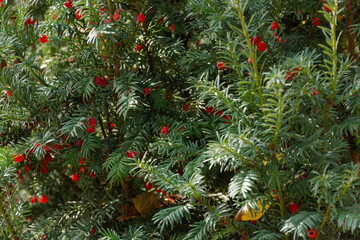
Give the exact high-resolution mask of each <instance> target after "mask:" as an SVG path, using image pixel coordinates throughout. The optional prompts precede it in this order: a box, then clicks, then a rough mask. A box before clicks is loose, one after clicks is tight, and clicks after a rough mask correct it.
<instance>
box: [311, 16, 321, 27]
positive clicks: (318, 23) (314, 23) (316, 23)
mask: <svg viewBox="0 0 360 240" xmlns="http://www.w3.org/2000/svg"><path fill="white" fill-rule="evenodd" d="M320 23H321V21H320V18H317V17H315V18H313V20H312V24H313V25H314V26H319V25H320Z"/></svg>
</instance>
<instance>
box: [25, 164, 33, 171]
mask: <svg viewBox="0 0 360 240" xmlns="http://www.w3.org/2000/svg"><path fill="white" fill-rule="evenodd" d="M24 169H25V172H30V171H31V170H32V166H31V165H26V166H25V167H24Z"/></svg>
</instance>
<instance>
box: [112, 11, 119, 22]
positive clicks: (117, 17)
mask: <svg viewBox="0 0 360 240" xmlns="http://www.w3.org/2000/svg"><path fill="white" fill-rule="evenodd" d="M113 19H114V20H115V21H118V20H119V19H120V14H118V13H115V14H114V15H113Z"/></svg>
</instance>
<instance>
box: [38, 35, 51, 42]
mask: <svg viewBox="0 0 360 240" xmlns="http://www.w3.org/2000/svg"><path fill="white" fill-rule="evenodd" d="M48 41H49V38H48V36H46V35H44V36H42V37H40V42H41V43H47V42H48Z"/></svg>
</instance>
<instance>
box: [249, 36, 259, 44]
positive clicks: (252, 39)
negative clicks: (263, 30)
mask: <svg viewBox="0 0 360 240" xmlns="http://www.w3.org/2000/svg"><path fill="white" fill-rule="evenodd" d="M259 42H260V38H259V36H256V37H251V44H252V45H255V46H257V45H258V44H259Z"/></svg>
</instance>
